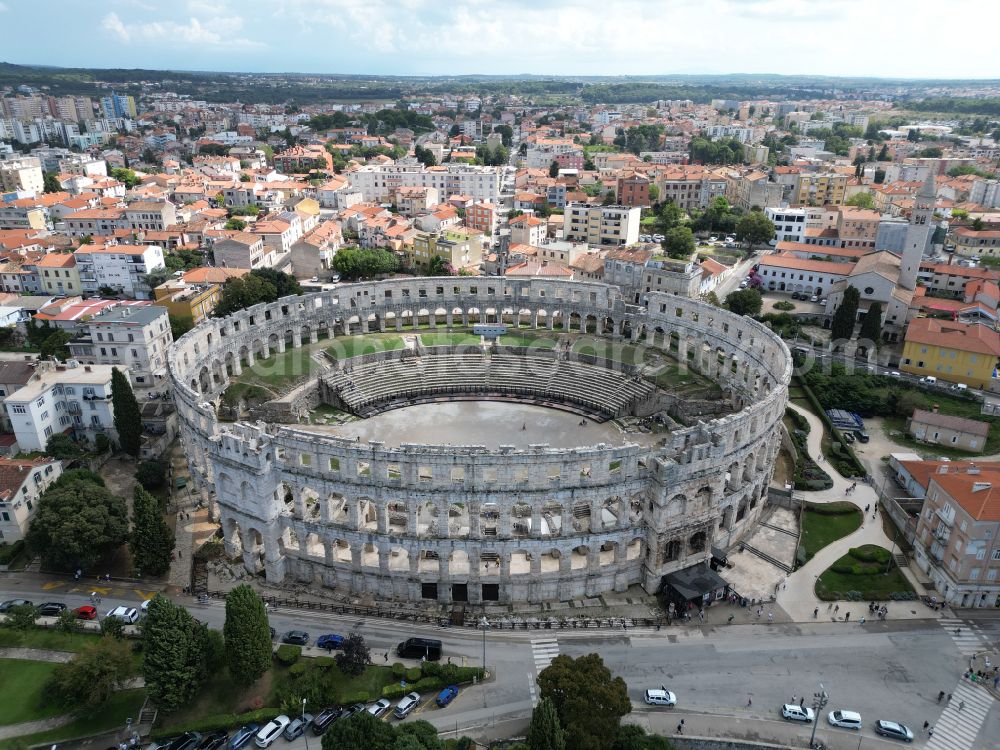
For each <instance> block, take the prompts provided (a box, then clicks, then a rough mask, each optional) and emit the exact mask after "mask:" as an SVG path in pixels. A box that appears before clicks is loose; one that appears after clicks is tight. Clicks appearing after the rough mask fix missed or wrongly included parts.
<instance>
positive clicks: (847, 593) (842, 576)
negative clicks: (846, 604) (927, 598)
mask: <svg viewBox="0 0 1000 750" xmlns="http://www.w3.org/2000/svg"><path fill="white" fill-rule="evenodd" d="M816 596H818V597H819V598H820V599H822V600H823V601H832V600H836V599H848V600H851V601H859V602H862V601H873V600H874V601H886V600H906V599H912V598H914V596H915V594H914V592H913V587H912V586H910V582H909V581H907V580H906V578H905V577H904V576H903V574H902V572H901V571H900V570H899V568H898V567H896V563H895V561H894V560H892V559H891V556H890V554H889V550H887V549H885V548H884V547H879V546H878V545H875V544H866V545H863V546H861V547H856V548H852V549H851V550H850V552H848V553H847V554H846V555H844V556H843V557H841V558H840V559H839V560H837V562H835V563H834V564H833V565H831V566H830V567H829V568H827V569H826V570H825V571H823V573H821V574H820V576H819V578H818V579H817V580H816Z"/></svg>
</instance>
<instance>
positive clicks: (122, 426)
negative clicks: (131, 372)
mask: <svg viewBox="0 0 1000 750" xmlns="http://www.w3.org/2000/svg"><path fill="white" fill-rule="evenodd" d="M111 404H112V407H113V408H114V413H115V430H116V431H117V432H118V445H119V446H120V447H121V449H122V450H123V451H125V452H126V453H128V454H129V455H130V456H138V455H139V448H140V446H141V445H142V412H141V411H140V410H139V402H138V401H136V400H135V394H134V393H133V392H132V386H131V385H130V384H129V382H128V378H127V377H126V376H125V373H123V372H122V371H121V370H119V369H118V368H117V367H115V368H113V369H112V370H111Z"/></svg>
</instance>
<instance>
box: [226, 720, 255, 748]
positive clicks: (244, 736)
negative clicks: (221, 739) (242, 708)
mask: <svg viewBox="0 0 1000 750" xmlns="http://www.w3.org/2000/svg"><path fill="white" fill-rule="evenodd" d="M259 730H260V727H259V726H258V725H257V724H247V725H246V726H244V727H240V728H239V729H237V730H236V734H234V735H233V736H232V737H230V738H229V750H240V748H241V747H243V746H244V745H246V744H247V743H248V742H250V740H252V739H253V736H254V735H255V734H257V732H258V731H259Z"/></svg>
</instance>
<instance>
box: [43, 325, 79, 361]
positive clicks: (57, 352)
mask: <svg viewBox="0 0 1000 750" xmlns="http://www.w3.org/2000/svg"><path fill="white" fill-rule="evenodd" d="M70 338H71V336H70V335H69V333H68V332H67V331H64V330H63V329H62V328H57V329H56V330H54V331H53V332H52V333H50V334H49V335H48V336H47V337H46V338H45V341H43V342H42V345H41V346H40V347H39V348H38V351H39V353H40V354H41V355H42V358H43V359H49V358H53V357H54V358H56V359H61V360H63V361H64V362H65V361H66V360H67V359H69V356H70V355H69V347H68V346H66V344H68V343H69V340H70Z"/></svg>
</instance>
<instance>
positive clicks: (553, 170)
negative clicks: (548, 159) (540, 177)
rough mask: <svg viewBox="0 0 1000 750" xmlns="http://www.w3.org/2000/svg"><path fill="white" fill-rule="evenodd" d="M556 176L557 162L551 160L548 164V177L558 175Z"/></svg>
mask: <svg viewBox="0 0 1000 750" xmlns="http://www.w3.org/2000/svg"><path fill="white" fill-rule="evenodd" d="M558 176H559V162H557V161H553V162H552V163H551V164H549V177H558Z"/></svg>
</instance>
